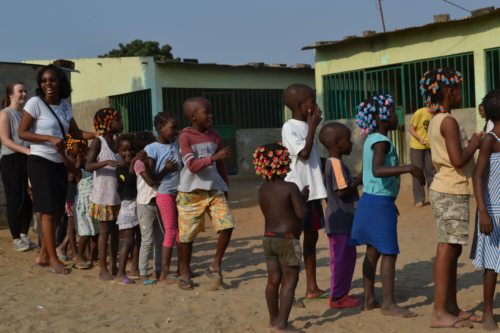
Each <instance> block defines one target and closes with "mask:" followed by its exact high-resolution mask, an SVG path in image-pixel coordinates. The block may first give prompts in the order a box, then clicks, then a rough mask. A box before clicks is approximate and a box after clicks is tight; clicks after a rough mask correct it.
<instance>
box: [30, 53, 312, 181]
mask: <svg viewBox="0 0 500 333" xmlns="http://www.w3.org/2000/svg"><path fill="white" fill-rule="evenodd" d="M69 60H70V61H72V62H74V64H75V69H76V70H78V73H74V74H73V75H72V78H71V84H72V87H73V93H72V95H71V99H72V104H73V111H74V114H75V119H76V120H77V122H78V124H79V126H80V127H82V128H84V129H91V128H92V118H93V115H94V113H95V111H96V110H97V109H99V108H101V107H107V106H113V107H116V108H118V109H119V110H120V111H121V112H122V115H123V119H124V125H125V129H126V130H128V131H141V130H152V129H153V118H154V115H155V114H156V113H158V112H159V111H162V110H166V111H168V112H171V113H174V114H175V115H176V116H177V117H178V119H180V120H181V122H182V125H183V126H185V125H187V122H186V120H185V119H184V117H183V115H182V103H183V101H184V100H185V99H186V98H188V97H193V96H204V97H206V98H207V99H209V100H210V101H211V102H212V105H213V111H214V124H215V127H216V129H217V130H218V131H219V132H220V133H221V136H222V138H223V141H224V142H225V144H227V145H229V146H231V147H232V148H233V149H234V151H236V154H234V157H233V159H232V160H230V161H228V163H227V165H228V169H229V172H230V173H232V174H235V173H240V174H241V173H253V169H252V168H253V167H252V165H251V154H252V152H253V150H254V149H255V147H257V145H259V144H262V143H267V142H268V141H275V140H277V139H279V138H280V132H279V130H277V128H280V127H281V125H282V123H283V119H284V118H285V116H284V106H283V103H282V99H281V95H282V91H283V89H284V88H285V87H287V86H288V85H290V84H292V83H304V84H308V85H310V86H312V87H314V72H313V70H312V69H311V68H310V66H308V65H300V64H299V65H295V66H292V67H287V66H286V65H282V64H278V65H266V64H263V63H250V64H246V65H221V64H212V63H208V64H207V63H198V61H197V60H196V59H185V60H184V61H183V62H158V61H155V59H154V58H153V57H124V58H88V59H69ZM29 62H30V63H39V64H45V63H48V62H51V61H50V60H34V61H29Z"/></svg>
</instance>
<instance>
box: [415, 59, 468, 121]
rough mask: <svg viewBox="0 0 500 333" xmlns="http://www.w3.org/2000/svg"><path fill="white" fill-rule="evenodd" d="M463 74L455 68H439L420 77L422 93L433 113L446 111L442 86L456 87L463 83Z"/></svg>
mask: <svg viewBox="0 0 500 333" xmlns="http://www.w3.org/2000/svg"><path fill="white" fill-rule="evenodd" d="M462 81H463V78H462V74H461V73H460V72H459V71H456V70H455V69H453V68H438V69H433V70H431V71H427V72H426V73H425V74H424V76H422V78H421V79H420V93H421V94H422V96H423V97H424V99H425V104H426V105H427V107H428V108H429V111H430V112H432V113H436V112H445V110H444V107H443V105H442V104H441V103H442V102H443V95H442V89H440V88H441V87H443V86H445V87H455V86H458V85H459V84H460V83H462Z"/></svg>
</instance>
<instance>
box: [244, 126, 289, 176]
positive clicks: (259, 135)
mask: <svg viewBox="0 0 500 333" xmlns="http://www.w3.org/2000/svg"><path fill="white" fill-rule="evenodd" d="M277 141H281V128H254V129H240V130H236V146H237V147H238V151H237V152H236V158H237V162H238V176H242V177H245V176H248V177H250V176H255V173H254V168H253V164H252V159H253V156H252V155H253V152H254V151H255V149H256V148H257V147H259V146H261V145H265V144H267V143H272V142H277Z"/></svg>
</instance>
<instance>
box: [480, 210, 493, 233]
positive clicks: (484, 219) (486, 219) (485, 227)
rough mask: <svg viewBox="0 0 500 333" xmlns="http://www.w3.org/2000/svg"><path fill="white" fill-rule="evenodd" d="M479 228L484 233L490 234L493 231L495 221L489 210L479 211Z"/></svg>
mask: <svg viewBox="0 0 500 333" xmlns="http://www.w3.org/2000/svg"><path fill="white" fill-rule="evenodd" d="M479 230H480V231H481V233H482V234H483V235H490V234H491V233H492V232H493V223H492V222H491V217H490V214H488V212H482V213H481V212H480V213H479Z"/></svg>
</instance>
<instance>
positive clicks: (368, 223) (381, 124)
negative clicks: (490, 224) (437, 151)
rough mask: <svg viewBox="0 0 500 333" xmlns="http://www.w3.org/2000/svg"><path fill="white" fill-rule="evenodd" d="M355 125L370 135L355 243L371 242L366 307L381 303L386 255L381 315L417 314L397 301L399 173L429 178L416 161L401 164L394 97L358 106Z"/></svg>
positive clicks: (365, 272)
mask: <svg viewBox="0 0 500 333" xmlns="http://www.w3.org/2000/svg"><path fill="white" fill-rule="evenodd" d="M356 124H357V125H358V126H359V127H360V128H361V134H363V135H366V140H365V142H364V144H363V195H362V196H361V199H360V200H359V204H358V207H357V209H356V212H355V214H354V221H353V225H352V231H351V239H350V243H351V244H352V245H366V254H365V259H364V261H363V285H364V293H365V300H364V309H365V311H366V310H372V309H374V308H376V307H378V303H377V302H376V300H375V294H374V284H375V273H376V269H377V263H378V260H379V258H380V257H381V256H382V263H381V268H380V276H381V279H382V290H383V302H382V306H381V308H382V309H381V310H382V314H384V315H391V316H398V315H400V316H403V317H413V316H415V315H414V314H413V313H411V312H410V311H408V310H406V309H402V308H400V307H399V306H398V305H396V303H395V301H394V280H395V268H396V258H397V255H398V253H399V245H398V236H397V227H396V225H397V214H398V213H397V208H396V205H395V203H394V202H395V200H396V197H397V195H398V192H399V175H401V174H404V173H411V174H412V175H413V176H414V177H417V179H419V180H420V182H421V183H422V182H423V181H424V176H423V173H422V170H421V169H419V168H417V167H415V166H414V165H411V164H409V165H402V166H400V165H399V160H398V155H397V154H396V149H395V148H394V145H393V144H392V142H391V140H390V139H389V138H388V137H387V135H388V133H389V131H391V130H395V129H396V128H397V126H398V117H397V115H396V113H395V111H394V103H393V100H392V97H391V96H389V95H380V96H373V97H372V98H370V99H367V100H365V101H364V102H362V103H361V104H359V106H358V108H357V115H356Z"/></svg>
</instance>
